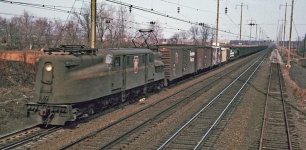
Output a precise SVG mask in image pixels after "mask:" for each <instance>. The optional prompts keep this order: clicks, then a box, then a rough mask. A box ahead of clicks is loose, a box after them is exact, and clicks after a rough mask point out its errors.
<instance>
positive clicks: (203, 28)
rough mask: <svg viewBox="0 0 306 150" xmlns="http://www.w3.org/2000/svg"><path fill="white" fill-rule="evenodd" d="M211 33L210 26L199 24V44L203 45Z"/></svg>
mask: <svg viewBox="0 0 306 150" xmlns="http://www.w3.org/2000/svg"><path fill="white" fill-rule="evenodd" d="M210 33H211V28H210V27H209V26H208V25H204V26H201V28H200V36H201V41H202V42H201V45H202V46H205V45H206V42H207V39H208V37H209V35H210Z"/></svg>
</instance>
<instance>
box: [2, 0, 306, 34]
mask: <svg viewBox="0 0 306 150" xmlns="http://www.w3.org/2000/svg"><path fill="white" fill-rule="evenodd" d="M12 1H19V2H27V3H35V4H44V5H53V6H65V7H67V8H65V7H56V8H59V9H65V10H70V9H69V7H72V6H73V4H74V7H75V8H81V7H84V6H86V5H87V6H88V5H89V0H76V1H74V0H12ZM121 1H122V2H125V3H129V4H132V5H134V6H141V7H144V8H148V9H154V10H156V11H158V12H162V13H165V14H168V15H170V16H173V17H176V18H180V19H184V20H188V21H191V22H204V23H206V24H209V25H212V26H215V25H216V12H217V0H121ZM97 2H98V3H101V2H105V3H106V4H109V5H113V6H115V7H118V6H119V5H118V4H114V3H110V2H106V1H105V0H97ZM286 2H287V3H288V5H291V2H292V1H291V0H220V29H221V30H225V31H230V32H232V33H234V34H236V35H234V34H228V33H224V32H219V35H220V39H238V38H239V37H238V35H239V23H240V7H239V5H240V4H241V3H244V4H245V5H247V6H245V7H244V9H243V23H242V27H243V29H242V34H243V36H244V37H243V39H249V38H248V37H247V36H249V35H250V26H248V25H247V24H248V23H250V20H251V19H252V20H255V21H254V23H256V24H258V26H257V27H258V28H257V30H258V32H259V30H260V28H262V29H263V30H264V33H265V37H267V36H268V37H270V38H271V39H272V40H275V39H276V35H277V33H278V31H279V26H280V24H281V23H282V22H281V21H280V20H283V19H284V14H285V7H283V6H282V7H280V5H284V4H285V3H286ZM177 7H180V13H177ZM225 7H227V8H228V13H227V15H226V14H225V13H224V12H225ZM305 9H306V0H295V5H294V18H293V19H294V26H293V30H292V31H293V35H292V39H293V40H296V39H297V37H298V35H299V36H301V37H303V36H304V35H305V33H306V10H305ZM24 10H26V11H28V12H30V13H31V14H33V15H35V16H39V17H46V18H50V19H61V20H66V18H67V17H68V15H69V14H68V13H64V12H58V11H53V10H45V9H38V8H32V7H27V6H19V5H16V4H7V3H0V15H1V16H5V17H11V16H10V15H7V14H4V13H10V14H22V13H23V11H24ZM290 14H291V7H290V6H289V7H288V10H287V39H288V35H289V25H290V24H289V23H290V22H289V21H290ZM70 16H71V15H70ZM131 16H133V18H134V20H135V21H136V22H139V23H144V24H146V23H147V22H149V21H158V22H160V23H161V25H162V26H163V27H165V29H164V35H165V37H170V36H171V35H173V34H174V33H175V32H179V30H188V29H189V28H190V26H191V25H190V24H188V23H184V22H180V21H176V20H173V19H169V18H165V17H162V16H157V15H153V14H150V13H146V12H143V11H140V10H136V9H132V13H131ZM178 29H179V30H178ZM255 29H256V28H255V26H254V27H253V29H252V33H253V34H252V36H253V37H255ZM258 34H259V33H258Z"/></svg>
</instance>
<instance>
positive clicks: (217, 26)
mask: <svg viewBox="0 0 306 150" xmlns="http://www.w3.org/2000/svg"><path fill="white" fill-rule="evenodd" d="M219 7H220V0H217V25H216V28H217V30H216V46H218V33H219ZM220 53H221V52H220Z"/></svg>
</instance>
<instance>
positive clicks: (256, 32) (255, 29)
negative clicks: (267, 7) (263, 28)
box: [255, 23, 258, 41]
mask: <svg viewBox="0 0 306 150" xmlns="http://www.w3.org/2000/svg"><path fill="white" fill-rule="evenodd" d="M257 25H258V24H257V23H256V24H255V26H256V29H255V30H256V34H255V41H257Z"/></svg>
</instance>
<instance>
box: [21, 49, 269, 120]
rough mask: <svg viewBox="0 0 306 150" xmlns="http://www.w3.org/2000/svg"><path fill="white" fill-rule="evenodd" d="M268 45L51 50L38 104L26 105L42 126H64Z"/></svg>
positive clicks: (40, 75) (41, 70)
mask: <svg viewBox="0 0 306 150" xmlns="http://www.w3.org/2000/svg"><path fill="white" fill-rule="evenodd" d="M266 48H267V46H253V47H243V48H241V47H229V48H220V47H211V46H206V47H204V46H190V45H159V46H157V48H155V49H152V50H150V49H139V48H131V49H126V48H120V49H106V50H98V49H91V48H86V47H84V46H78V45H62V46H60V47H57V48H50V49H48V50H46V51H45V53H46V54H45V55H43V56H42V57H41V58H40V59H39V62H38V69H37V75H36V83H35V95H34V100H35V102H31V103H28V104H27V105H26V108H27V114H28V116H30V115H31V116H34V117H35V118H37V119H38V120H39V122H40V124H43V125H65V123H67V122H71V121H75V120H76V119H77V118H80V117H85V116H88V115H92V114H94V113H95V112H97V111H100V110H103V109H107V108H110V107H112V106H114V105H117V104H120V103H122V102H126V101H133V100H135V99H136V97H138V96H140V95H144V94H146V93H149V92H152V91H154V90H159V89H162V88H164V87H165V86H168V85H169V84H171V83H174V82H176V81H178V80H181V79H182V78H185V77H188V76H192V75H194V74H197V73H199V72H203V71H206V70H209V69H211V68H214V67H217V66H220V65H221V64H223V63H226V62H228V61H231V60H233V59H237V58H240V57H243V56H246V55H250V54H252V53H255V52H258V51H260V50H264V49H266Z"/></svg>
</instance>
